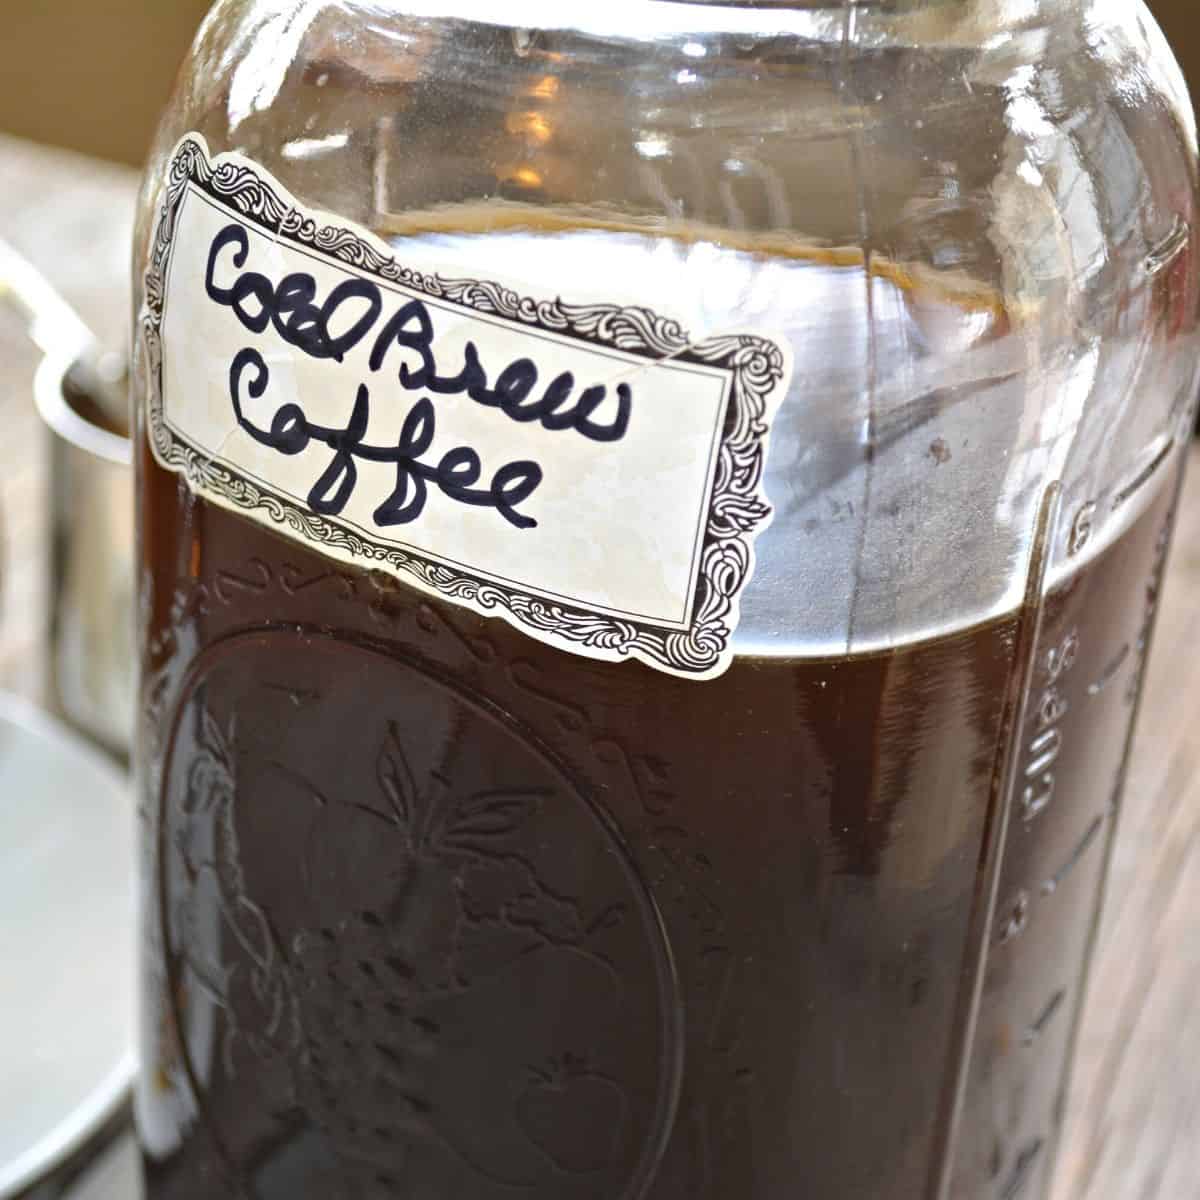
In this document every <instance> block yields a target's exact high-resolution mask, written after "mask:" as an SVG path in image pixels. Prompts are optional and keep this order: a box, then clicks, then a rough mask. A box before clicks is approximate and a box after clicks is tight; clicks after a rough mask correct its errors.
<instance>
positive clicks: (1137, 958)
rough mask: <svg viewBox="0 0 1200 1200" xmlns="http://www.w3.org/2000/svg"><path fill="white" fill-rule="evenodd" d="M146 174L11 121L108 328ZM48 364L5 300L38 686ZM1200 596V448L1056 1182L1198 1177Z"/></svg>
mask: <svg viewBox="0 0 1200 1200" xmlns="http://www.w3.org/2000/svg"><path fill="white" fill-rule="evenodd" d="M135 188H136V181H135V178H134V176H133V174H132V173H131V172H129V171H126V170H124V169H121V168H113V167H109V166H101V165H100V164H97V163H95V162H93V161H92V160H90V159H85V158H79V157H77V156H74V155H69V154H65V153H62V152H60V151H50V150H46V149H44V148H41V147H36V146H32V145H30V144H27V143H22V142H18V141H14V140H12V139H5V138H2V137H0V196H2V197H3V198H4V203H3V206H2V209H0V237H4V238H6V239H8V240H9V241H11V242H12V243H14V244H15V245H16V246H17V247H18V248H19V249H21V250H22V251H23V252H24V253H26V254H27V255H28V256H29V257H30V258H32V259H33V260H34V261H35V262H36V263H37V264H38V265H39V266H40V267H42V269H43V270H44V271H45V272H46V273H47V274H48V275H49V276H50V278H51V279H52V280H53V281H54V282H55V283H56V284H57V285H58V286H59V288H60V289H61V290H62V291H63V293H64V294H65V295H66V296H67V298H68V299H69V300H71V301H72V303H74V304H75V305H76V307H77V308H78V309H79V310H80V312H81V313H82V314H83V315H84V316H85V317H86V318H87V319H88V320H89V321H91V322H93V324H94V326H95V328H96V329H97V330H98V331H99V332H100V333H101V336H102V337H103V338H104V339H105V340H106V341H107V342H108V343H109V344H112V345H120V344H121V342H122V341H123V337H124V331H125V328H126V327H127V321H128V314H127V306H128V301H127V297H128V281H127V274H126V272H127V263H126V259H127V247H128V244H129V231H130V225H131V220H132V212H133V203H134V194H135ZM35 366H36V357H35V355H34V353H33V351H32V350H31V349H29V348H28V347H27V346H26V345H25V344H24V343H23V341H22V339H21V337H20V335H19V332H18V331H17V329H16V328H15V327H14V325H13V323H12V322H11V321H6V320H5V319H4V318H3V317H2V316H0V412H2V413H3V420H4V424H3V428H4V430H5V431H6V432H5V437H4V439H3V440H2V441H0V480H2V482H0V512H2V514H3V517H4V523H5V530H6V536H5V539H4V556H3V580H4V584H3V590H4V600H3V610H2V611H3V622H2V625H0V684H2V685H3V686H5V687H8V688H12V689H15V690H17V691H21V692H24V693H26V694H28V695H31V696H33V697H35V698H37V697H38V696H39V695H40V694H41V687H42V681H41V666H40V655H39V646H40V639H41V637H42V634H43V628H44V624H43V617H42V614H43V613H44V611H45V603H44V593H45V585H44V577H45V562H44V551H45V545H46V537H45V518H44V512H45V496H46V486H47V481H46V458H45V436H44V432H43V431H42V430H41V429H40V426H39V424H38V421H37V420H36V417H35V415H34V412H33V408H32V404H31V401H30V384H31V380H32V373H33V369H34V367H35ZM1196 456H1197V454H1196V453H1194V455H1193V457H1196ZM1198 600H1200V465H1197V464H1193V469H1192V471H1191V476H1190V480H1189V483H1188V485H1187V487H1186V489H1185V492H1184V500H1183V505H1182V509H1181V513H1180V520H1179V529H1178V534H1177V537H1176V546H1175V552H1174V555H1173V557H1172V560H1171V564H1170V567H1169V569H1168V572H1167V584H1166V588H1165V595H1164V599H1163V602H1162V607H1161V612H1160V617H1159V628H1158V634H1157V639H1156V647H1157V652H1156V653H1155V654H1154V656H1153V659H1152V662H1151V666H1150V672H1149V678H1148V685H1147V686H1148V693H1147V697H1146V700H1145V703H1144V706H1143V712H1142V717H1141V721H1140V726H1139V730H1138V735H1137V740H1136V744H1135V749H1134V756H1133V762H1132V767H1131V774H1130V780H1129V787H1128V790H1127V795H1126V798H1125V802H1124V809H1123V814H1122V817H1121V828H1120V830H1119V834H1118V841H1117V846H1116V851H1115V855H1114V860H1113V870H1112V877H1111V880H1110V884H1109V889H1108V898H1107V903H1106V907H1105V914H1104V918H1103V922H1102V926H1101V935H1100V942H1099V950H1098V954H1097V960H1096V964H1095V969H1094V972H1093V976H1092V983H1091V988H1090V992H1089V999H1088V1002H1087V1005H1086V1008H1085V1014H1084V1019H1083V1026H1082V1031H1081V1036H1080V1041H1079V1054H1078V1059H1077V1062H1076V1066H1075V1071H1074V1077H1073V1080H1074V1081H1073V1086H1072V1088H1071V1091H1070V1098H1069V1103H1068V1108H1067V1113H1066V1119H1065V1132H1064V1138H1063V1142H1062V1146H1061V1150H1060V1159H1059V1166H1058V1172H1057V1178H1056V1182H1055V1186H1054V1188H1053V1190H1052V1200H1186V1198H1187V1197H1190V1196H1194V1195H1196V1194H1197V1193H1198V1192H1200V1182H1198V1181H1200V1003H1198V1002H1197V998H1198V997H1200V935H1198V934H1197V929H1196V926H1197V921H1198V916H1197V913H1198V912H1200V703H1198V701H1200V654H1198V653H1196V648H1197V645H1198V644H1200V603H1197V601H1198ZM111 1200H128V1196H127V1195H121V1196H117V1195H113V1196H112V1197H111ZM814 1200H820V1198H819V1197H815V1198H814ZM864 1200H869V1198H867V1197H864Z"/></svg>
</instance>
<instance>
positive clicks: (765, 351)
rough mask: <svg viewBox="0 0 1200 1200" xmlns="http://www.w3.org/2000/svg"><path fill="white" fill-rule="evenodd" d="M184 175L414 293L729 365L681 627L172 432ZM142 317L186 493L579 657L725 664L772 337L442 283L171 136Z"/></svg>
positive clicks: (748, 539) (239, 162) (772, 375)
mask: <svg viewBox="0 0 1200 1200" xmlns="http://www.w3.org/2000/svg"><path fill="white" fill-rule="evenodd" d="M189 184H191V185H195V186H196V187H198V188H199V189H201V190H202V191H204V192H206V193H207V194H209V195H210V196H212V197H213V198H214V199H216V200H218V201H220V202H222V203H224V204H226V205H228V206H230V207H231V208H233V209H234V210H236V211H237V212H238V213H239V214H240V215H241V216H242V217H243V218H244V219H245V220H246V221H247V222H249V223H253V224H255V225H257V226H259V227H260V228H262V229H264V230H266V231H268V232H270V233H271V234H272V235H274V236H276V237H278V238H281V239H288V240H290V241H292V242H295V243H296V244H297V245H300V246H304V247H308V248H312V249H315V250H318V251H320V252H321V253H323V254H325V255H328V256H329V257H330V258H334V259H337V260H339V261H341V262H343V263H346V264H348V265H350V266H352V267H355V268H357V269H359V270H361V271H366V272H369V273H371V274H373V275H375V276H377V277H378V278H380V279H382V280H386V281H389V282H394V283H398V284H400V285H402V286H403V287H405V288H408V289H410V290H412V291H413V292H416V293H419V294H421V295H425V296H429V297H431V298H433V299H438V300H443V301H449V302H451V303H454V304H457V305H461V306H462V307H464V308H468V309H472V310H474V311H476V312H479V313H487V314H491V315H495V316H500V317H502V318H504V319H506V320H509V321H512V322H513V323H514V324H520V325H527V326H532V327H535V328H537V329H541V330H546V331H549V332H552V333H555V334H560V335H564V336H566V337H571V338H576V339H579V340H581V341H587V342H591V343H593V344H603V345H609V346H613V347H615V348H617V349H620V350H622V351H625V352H627V353H631V354H635V355H639V356H643V357H645V358H646V359H647V360H648V361H649V362H651V363H652V362H654V361H660V360H662V359H667V358H670V359H675V360H678V361H682V362H691V363H699V364H703V365H706V366H709V367H717V368H720V369H723V370H727V371H729V372H730V374H731V376H732V383H733V386H732V390H731V400H730V411H729V413H728V414H727V417H726V424H725V429H724V431H723V435H722V441H721V445H720V449H719V459H718V464H717V471H716V478H715V483H714V487H713V492H712V496H711V499H710V504H709V513H708V520H707V526H706V534H705V541H704V546H703V550H702V556H701V566H700V572H699V577H698V580H697V585H696V587H697V591H696V596H695V602H694V604H693V608H692V619H691V625H690V627H689V628H688V629H687V631H686V632H680V631H678V630H672V629H665V628H662V627H660V626H655V625H653V624H643V623H641V622H636V621H630V620H624V619H619V618H614V617H611V616H607V615H604V614H601V613H597V612H592V611H588V610H586V609H584V608H578V607H573V606H571V605H569V604H563V603H557V602H554V601H550V600H546V599H544V598H541V597H538V596H533V595H529V594H526V593H523V592H520V591H516V590H510V589H508V588H506V587H503V586H500V585H497V584H495V583H493V582H490V581H488V580H484V579H481V578H478V577H476V576H473V575H471V574H470V573H468V572H464V571H462V570H459V569H454V568H450V567H447V566H444V565H442V564H440V563H438V562H435V561H431V560H429V559H427V558H424V557H422V556H421V555H420V554H417V553H414V552H412V551H409V550H406V549H404V548H401V547H398V546H396V545H394V544H389V543H386V542H382V541H375V540H372V539H370V538H367V537H363V536H362V535H361V534H359V533H357V532H355V531H354V530H353V529H350V528H347V527H346V526H345V525H343V524H342V523H340V522H339V521H337V520H336V519H330V518H326V517H323V516H320V515H318V514H316V513H313V512H311V511H310V510H308V509H306V508H303V507H299V506H298V505H297V504H296V503H294V502H293V501H292V500H291V499H290V498H286V497H283V496H280V495H277V494H275V493H273V492H271V491H269V490H266V489H264V488H262V487H260V486H259V485H258V484H256V483H254V482H252V481H250V480H248V479H246V478H244V477H242V476H241V475H239V474H237V473H236V472H235V471H233V470H231V469H230V468H229V467H227V466H226V465H224V464H222V463H219V462H215V461H213V460H212V458H211V456H210V455H208V454H207V453H206V452H205V451H204V449H203V448H201V447H197V446H194V445H192V444H190V443H189V442H187V441H185V440H183V439H182V438H180V437H179V436H178V435H177V434H176V433H175V432H174V431H173V430H172V429H170V428H169V427H168V426H167V424H166V422H165V420H164V418H163V397H162V324H163V317H164V306H165V299H166V278H167V268H168V265H169V261H170V255H171V247H172V241H173V238H174V234H175V226H176V220H177V218H178V213H179V210H180V205H181V202H182V200H183V198H184V195H185V193H186V190H187V188H188V185H189ZM141 321H142V331H143V336H144V340H145V346H146V350H147V353H148V356H149V363H150V371H151V381H152V382H151V391H150V401H149V416H150V421H149V429H150V437H151V439H152V444H153V449H154V452H155V455H156V456H157V458H158V459H159V461H160V462H161V463H162V464H163V465H164V466H165V467H167V468H168V469H170V470H173V471H176V472H178V473H179V474H181V475H183V476H184V477H185V478H186V479H187V481H188V483H189V484H190V486H191V487H192V488H194V489H195V490H197V491H199V492H202V493H207V494H208V495H211V496H214V497H215V498H219V499H220V500H221V501H222V502H223V503H225V504H226V505H227V506H228V507H231V508H234V509H241V510H243V511H246V512H256V513H257V514H258V515H259V516H260V517H261V516H263V515H265V516H266V518H268V519H269V521H270V523H272V524H274V525H276V526H279V527H281V528H283V529H286V530H289V531H291V532H292V533H293V534H294V535H296V536H298V537H300V538H302V539H303V540H305V541H306V542H309V543H310V544H313V545H315V546H316V547H318V548H321V547H325V548H327V549H328V550H330V551H333V552H335V553H337V554H339V555H340V556H343V557H349V558H350V559H351V560H352V561H354V562H357V563H359V564H360V565H362V566H364V567H372V568H376V569H384V570H388V571H391V572H393V573H394V574H396V575H397V576H399V577H401V578H404V579H407V580H408V581H409V582H411V583H412V584H414V585H415V586H417V587H419V588H421V589H423V590H425V591H427V592H431V593H433V594H435V595H438V596H441V597H443V598H444V599H446V600H450V601H453V602H455V603H459V604H463V605H466V606H468V607H470V608H473V609H475V610H476V611H479V612H483V613H486V614H488V615H495V616H500V617H503V618H504V619H506V620H508V621H509V622H510V623H512V624H513V625H515V626H516V627H517V628H520V629H523V630H524V631H525V632H527V633H530V634H532V635H533V636H535V637H538V638H540V639H541V640H543V641H547V642H550V643H551V644H553V645H559V646H562V647H563V648H565V649H571V650H574V651H575V652H577V653H583V654H587V655H590V656H591V657H597V658H604V659H608V660H620V659H625V658H636V659H639V660H641V661H642V662H645V663H647V664H649V665H651V666H653V667H656V668H658V669H660V670H664V671H667V672H669V673H671V674H676V675H681V676H685V677H693V678H694V677H697V676H704V677H711V676H713V675H715V674H719V673H720V671H721V670H723V669H724V667H725V666H727V665H728V661H729V659H730V657H731V649H730V642H731V639H732V634H733V630H734V628H735V627H736V624H737V615H738V597H739V594H740V592H741V590H742V589H743V588H744V587H745V585H746V583H747V582H748V580H749V578H750V575H751V572H752V569H753V565H754V551H753V541H754V538H755V536H757V535H758V534H759V533H761V532H762V530H763V529H764V528H765V527H766V524H767V522H768V521H769V519H770V516H771V508H770V505H769V504H768V502H767V499H766V496H765V494H764V493H763V490H762V476H763V466H764V459H765V448H766V441H767V436H768V433H769V416H770V411H771V398H772V396H773V395H774V394H775V393H776V392H777V391H778V390H779V389H780V388H781V386H782V385H783V383H784V381H785V379H786V375H787V361H786V357H785V353H784V351H783V350H782V349H781V348H780V346H778V345H777V344H776V343H775V342H773V341H771V340H770V339H768V338H764V337H759V336H757V335H755V334H748V333H737V334H729V335H723V336H717V337H712V338H709V339H708V340H705V341H701V342H696V343H692V342H691V341H690V340H689V338H688V335H687V333H686V332H685V331H684V329H683V328H682V327H681V326H680V324H679V323H678V322H677V321H674V320H671V319H670V318H667V317H664V316H660V315H658V314H656V313H654V312H651V311H650V310H649V309H645V308H640V307H636V306H619V305H605V304H590V305H575V304H568V303H565V302H563V301H562V300H561V299H555V300H535V299H532V298H530V297H528V296H521V295H519V294H518V293H516V292H515V291H513V290H511V289H509V288H506V287H504V286H502V285H500V284H498V283H493V282H489V281H485V280H476V279H445V278H442V277H441V276H439V275H429V274H424V273H422V272H420V271H415V270H412V269H411V268H409V267H406V266H404V265H403V264H402V263H401V262H399V261H397V259H396V258H395V257H394V256H393V255H391V254H389V253H388V251H387V247H386V246H384V245H383V243H381V242H378V241H377V240H376V239H374V238H372V237H371V236H370V234H368V233H366V232H365V231H362V230H359V229H356V228H354V227H351V226H347V225H344V224H338V223H337V222H336V220H335V219H334V218H331V217H326V216H324V215H322V214H319V213H314V212H311V211H306V210H305V209H304V208H303V207H301V206H300V205H299V204H297V203H296V202H294V201H293V200H292V199H291V197H290V196H288V194H287V193H286V192H285V191H284V190H283V189H282V188H281V187H280V185H279V184H277V183H276V182H275V181H274V180H272V179H270V178H269V177H268V176H266V175H265V173H264V172H262V171H261V170H260V169H258V168H256V167H255V166H254V165H253V164H252V163H250V162H248V161H247V160H245V159H242V158H240V157H237V156H222V157H219V158H217V159H216V160H213V159H210V157H209V154H208V150H207V147H206V145H205V144H204V142H203V141H202V140H201V139H200V138H199V137H197V136H194V135H192V136H188V137H186V138H185V139H184V140H183V141H182V142H181V143H180V145H179V147H178V149H177V150H176V152H175V154H174V157H173V158H172V161H171V165H170V170H169V174H168V179H167V185H166V188H165V193H164V197H163V201H162V207H161V210H160V214H159V220H158V226H157V232H156V235H155V239H154V244H153V249H152V256H151V261H150V267H149V270H148V272H147V275H146V288H145V305H144V308H143V311H142V316H141Z"/></svg>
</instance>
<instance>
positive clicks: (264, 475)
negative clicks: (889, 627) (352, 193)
mask: <svg viewBox="0 0 1200 1200" xmlns="http://www.w3.org/2000/svg"><path fill="white" fill-rule="evenodd" d="M548 261H549V262H550V264H551V265H552V259H550V260H548ZM146 296H147V300H146V306H145V309H144V312H143V314H142V322H143V327H144V332H145V337H146V344H147V346H148V348H149V351H150V354H151V364H152V368H153V370H152V374H153V376H154V385H155V386H153V387H152V389H151V396H150V413H149V418H150V419H149V429H150V437H151V441H152V445H153V449H154V453H155V456H156V457H157V459H158V461H159V462H160V463H161V464H162V465H163V466H164V467H166V468H168V469H169V470H172V471H176V472H179V473H180V474H182V475H184V476H185V477H186V479H187V481H188V483H189V485H190V486H191V487H192V488H193V489H194V490H195V491H196V492H198V493H199V494H200V495H202V496H204V497H206V498H207V499H209V500H212V501H214V502H215V503H217V504H220V505H223V506H225V507H227V508H230V509H232V510H234V511H236V512H238V513H240V514H242V515H243V516H245V517H247V518H249V519H251V520H254V521H258V522H260V523H262V524H264V525H267V526H269V527H271V528H272V529H275V530H277V531H278V532H279V533H280V534H281V535H284V536H287V537H291V538H298V539H300V540H302V541H303V542H305V543H306V544H307V545H310V546H312V547H313V548H314V549H317V550H320V551H321V552H323V553H325V554H327V555H330V556H332V557H334V558H337V559H340V560H342V561H344V562H347V563H352V564H354V565H356V566H360V567H367V568H373V569H381V570H387V571H390V572H392V573H394V574H395V575H396V576H398V577H399V578H400V579H402V580H404V581H405V582H407V583H409V584H411V585H412V586H413V587H416V588H418V589H420V590H422V591H425V592H429V593H432V594H434V595H436V596H438V597H440V598H442V599H444V600H447V601H450V602H452V603H454V604H459V605H463V606H465V607H467V608H470V609H473V610H474V611H476V612H480V613H484V614H486V615H488V616H498V617H502V618H504V619H505V620H507V621H509V622H510V623H512V624H513V625H515V626H516V627H517V628H519V629H521V630H523V631H524V632H526V633H528V634H529V635H531V636H532V637H536V638H539V639H541V640H542V641H545V642H548V643H550V644H551V645H554V646H558V647H561V648H563V649H566V650H570V651H572V652H573V653H576V654H584V655H588V656H590V657H593V658H600V659H607V660H613V661H616V660H621V659H626V658H636V659H640V660H641V661H643V662H645V663H648V664H649V665H651V666H653V667H656V668H658V669H660V670H663V671H668V672H670V673H672V674H676V675H681V676H686V677H690V678H710V677H713V676H715V675H718V674H720V673H721V672H722V671H723V670H724V669H725V668H726V666H728V663H729V659H730V656H731V653H732V651H731V640H732V636H733V632H734V630H735V628H736V625H737V617H738V600H739V595H740V593H741V591H742V589H743V588H744V587H745V585H746V583H747V582H748V580H749V579H750V576H751V573H752V571H753V544H754V539H755V537H756V536H757V535H758V534H759V533H761V532H762V530H763V529H764V528H765V527H766V525H767V523H768V522H769V520H770V515H771V510H770V506H769V504H768V502H767V499H766V496H765V495H764V494H763V491H762V486H761V479H762V471H763V464H764V459H765V455H766V448H767V439H768V435H769V432H770V423H771V419H772V417H773V415H774V412H775V410H776V408H777V406H778V404H779V402H780V399H781V398H782V396H783V394H784V392H785V390H786V387H787V383H788V380H789V376H790V361H789V356H788V353H787V350H786V348H785V347H784V346H783V345H781V344H780V343H779V342H778V341H777V340H773V339H770V338H767V337H763V336H761V335H758V334H748V333H741V332H736V333H729V334H722V335H721V336H716V337H709V338H706V339H704V340H702V341H699V342H696V343H693V342H692V341H691V340H690V339H689V337H688V335H687V333H686V332H685V331H684V330H682V329H681V328H680V326H679V324H678V323H677V322H675V321H673V320H671V319H670V318H668V317H665V316H662V315H659V314H656V313H653V312H650V311H649V310H647V309H645V308H641V307H638V306H636V305H635V304H616V303H611V304H595V303H589V304H572V303H570V301H569V297H568V298H563V299H556V300H552V301H551V300H540V301H539V300H535V299H532V298H530V297H527V296H522V295H520V294H518V292H517V291H515V290H513V288H512V287H510V286H506V285H505V283H504V282H503V281H496V280H486V281H485V280H475V279H462V278H451V277H449V276H448V275H443V274H441V273H426V272H424V271H416V270H411V269H409V268H406V267H405V266H404V263H403V247H402V246H401V247H400V249H399V253H398V254H397V252H396V251H394V250H393V248H392V247H390V246H388V245H387V244H386V243H384V242H383V241H381V240H380V239H378V238H376V237H374V236H373V235H372V234H370V233H369V232H367V231H366V230H364V229H362V228H359V227H358V226H355V225H351V224H347V223H346V222H344V221H340V220H338V219H337V218H335V217H331V216H329V215H327V214H323V213H319V212H315V211H313V210H311V209H307V208H305V207H303V206H302V205H300V204H299V203H297V202H296V201H295V200H294V199H293V198H292V197H291V196H290V195H289V194H288V193H287V192H286V191H285V190H284V189H283V188H282V187H281V186H280V184H279V183H278V182H277V181H276V180H274V179H273V178H272V177H271V176H270V175H269V174H267V173H266V172H265V171H264V170H263V169H262V168H260V167H258V166H256V165H255V164H254V163H253V162H251V161H249V160H248V159H245V158H242V157H240V156H237V155H224V156H221V157H219V158H217V159H215V160H211V159H210V158H209V156H208V152H207V147H206V146H205V145H204V143H203V141H202V140H201V139H199V138H198V137H195V136H189V137H188V138H185V139H184V140H183V142H181V143H180V145H179V147H178V149H177V150H176V153H175V155H174V157H173V159H172V163H171V169H170V175H169V179H168V181H167V187H166V190H165V194H164V201H163V206H162V211H161V214H160V218H159V226H158V232H157V236H156V239H155V244H154V252H153V260H152V264H151V268H150V271H149V274H148V277H147V281H146Z"/></svg>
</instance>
